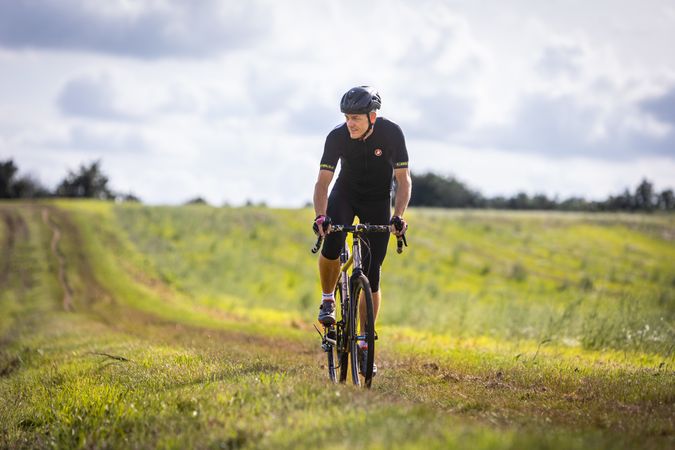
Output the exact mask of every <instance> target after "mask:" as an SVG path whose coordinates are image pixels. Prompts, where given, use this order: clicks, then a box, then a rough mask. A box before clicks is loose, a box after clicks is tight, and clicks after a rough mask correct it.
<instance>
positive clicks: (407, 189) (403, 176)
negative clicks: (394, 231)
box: [394, 167, 412, 217]
mask: <svg viewBox="0 0 675 450" xmlns="http://www.w3.org/2000/svg"><path fill="white" fill-rule="evenodd" d="M394 176H395V177H396V198H395V199H394V215H395V216H399V217H403V213H404V212H405V210H406V208H407V207H408V202H410V195H411V193H412V180H411V178H410V170H409V169H408V168H407V167H406V168H403V169H395V170H394Z"/></svg>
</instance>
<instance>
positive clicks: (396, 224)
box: [389, 216, 408, 238]
mask: <svg viewBox="0 0 675 450" xmlns="http://www.w3.org/2000/svg"><path fill="white" fill-rule="evenodd" d="M389 226H390V228H391V232H392V233H394V235H395V236H396V237H398V238H400V237H402V236H403V235H404V234H405V232H406V230H407V229H408V223H407V222H406V221H405V220H404V219H403V217H400V216H394V217H392V218H391V220H390V221H389Z"/></svg>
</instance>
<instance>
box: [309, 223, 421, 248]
mask: <svg viewBox="0 0 675 450" xmlns="http://www.w3.org/2000/svg"><path fill="white" fill-rule="evenodd" d="M330 229H331V232H333V231H335V232H341V231H344V232H347V233H389V232H390V231H391V228H390V227H389V225H369V224H367V223H357V224H355V225H331V227H330ZM397 241H398V242H397V243H396V251H397V252H398V253H402V252H403V245H405V246H406V247H407V246H408V241H407V239H406V238H405V234H403V235H402V236H401V237H400V238H397ZM322 243H323V236H318V237H317V239H316V244H314V247H313V248H312V253H316V252H318V251H319V249H320V248H321V244H322Z"/></svg>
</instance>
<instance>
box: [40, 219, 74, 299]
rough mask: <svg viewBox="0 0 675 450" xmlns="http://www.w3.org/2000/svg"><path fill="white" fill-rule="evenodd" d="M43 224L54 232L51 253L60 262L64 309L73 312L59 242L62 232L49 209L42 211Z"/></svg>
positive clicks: (71, 296)
mask: <svg viewBox="0 0 675 450" xmlns="http://www.w3.org/2000/svg"><path fill="white" fill-rule="evenodd" d="M42 222H43V223H44V224H45V225H47V226H49V227H50V228H51V230H52V241H51V246H50V247H51V251H52V254H53V255H54V257H55V258H56V260H57V261H58V278H59V284H60V285H61V289H62V290H63V309H65V310H66V311H73V310H74V309H75V308H74V307H73V290H72V289H71V287H70V284H69V283H68V277H67V276H66V258H65V256H64V255H63V252H61V249H60V248H59V241H60V240H61V230H60V229H59V227H58V226H57V225H56V223H54V221H53V220H51V218H50V217H49V210H48V209H47V208H43V209H42Z"/></svg>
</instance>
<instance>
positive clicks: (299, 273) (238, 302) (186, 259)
mask: <svg viewBox="0 0 675 450" xmlns="http://www.w3.org/2000/svg"><path fill="white" fill-rule="evenodd" d="M115 217H116V219H117V221H118V223H119V226H120V228H121V229H123V230H124V232H125V233H126V234H127V235H128V237H129V239H130V241H131V242H133V244H134V245H135V246H136V248H137V249H138V250H139V251H140V252H141V253H142V254H143V255H145V258H146V260H145V263H146V264H147V265H148V266H149V267H150V266H151V267H152V268H153V270H156V271H157V272H158V273H159V274H160V276H161V278H162V279H163V280H164V281H165V282H166V283H168V284H170V285H171V286H173V287H174V288H175V289H177V290H179V291H181V292H184V293H186V294H187V295H189V296H192V297H194V298H195V299H197V301H200V302H207V303H208V304H209V305H212V306H213V305H215V306H218V307H220V308H223V309H225V310H227V309H228V308H229V309H232V308H236V307H246V308H250V307H258V308H266V309H276V310H283V311H291V312H294V313H296V314H297V315H298V317H302V318H304V319H305V320H307V321H312V320H313V318H314V315H315V312H316V311H315V310H316V307H317V304H318V300H317V298H318V296H317V293H318V292H319V286H318V277H317V271H316V260H315V258H314V257H312V255H311V254H310V253H309V248H310V246H311V245H312V243H313V236H312V234H311V231H310V227H309V225H308V224H309V223H311V218H312V214H311V212H310V211H309V210H274V209H264V208H238V209H235V208H212V207H207V206H191V207H182V208H170V207H144V206H136V205H134V206H118V207H115ZM408 219H409V222H410V224H411V228H410V232H409V241H410V244H411V245H410V247H409V248H408V249H407V250H406V252H405V253H404V254H403V255H397V254H396V253H395V252H394V251H393V250H392V251H390V252H389V255H388V257H387V260H386V261H385V265H384V267H383V277H382V279H383V281H382V291H383V297H384V301H383V307H382V310H381V311H382V312H381V316H380V319H379V323H380V324H385V325H398V326H407V327H413V328H417V329H421V330H428V331H432V332H435V333H443V334H448V335H452V336H458V337H475V336H483V335H485V336H490V337H493V338H502V339H510V340H519V339H530V340H535V341H541V340H544V339H548V340H555V341H556V342H558V343H565V344H566V345H581V346H583V347H585V348H589V349H602V348H612V349H624V350H640V351H648V352H655V353H660V354H662V355H667V354H670V353H671V352H672V343H673V342H675V328H674V324H675V244H674V243H673V241H672V235H673V229H674V228H675V225H674V222H673V218H672V217H671V216H621V215H591V214H563V213H546V214H543V213H541V214H537V213H510V212H490V211H487V212H481V211H476V212H473V211H472V212H468V211H443V210H424V209H422V210H412V211H410V213H409V214H408ZM669 236H670V237H669ZM392 248H393V241H392V245H391V246H390V250H391V249H392Z"/></svg>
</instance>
